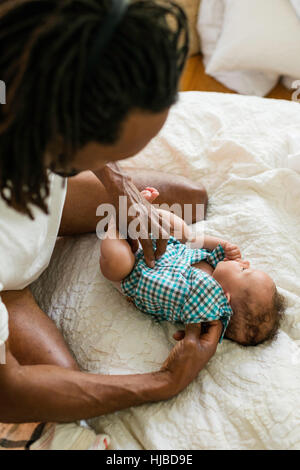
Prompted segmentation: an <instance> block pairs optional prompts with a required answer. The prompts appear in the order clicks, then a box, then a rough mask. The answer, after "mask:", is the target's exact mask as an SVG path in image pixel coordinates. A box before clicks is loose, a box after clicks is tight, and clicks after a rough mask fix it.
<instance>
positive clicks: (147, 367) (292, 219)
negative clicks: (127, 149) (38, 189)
mask: <svg viewBox="0 0 300 470" xmlns="http://www.w3.org/2000/svg"><path fill="white" fill-rule="evenodd" d="M291 133H292V134H293V135H295V134H297V133H298V134H299V133H300V106H299V103H296V102H287V101H281V100H270V99H268V100H267V99H263V98H258V97H247V96H238V95H230V94H221V93H200V92H185V93H181V94H180V99H179V101H178V103H177V104H176V105H175V106H174V107H173V108H172V110H171V112H170V115H169V117H168V120H167V122H166V124H165V126H164V128H163V129H162V131H161V132H160V134H159V135H158V136H157V137H156V138H155V139H154V140H153V141H152V142H151V143H150V145H149V146H148V147H147V148H146V149H144V150H143V151H142V152H141V153H140V154H139V155H137V156H136V157H134V158H132V159H130V160H128V161H126V165H131V166H138V167H147V168H155V169H160V170H162V171H168V172H170V173H174V174H182V175H184V176H187V177H190V178H191V179H193V180H195V181H202V182H203V183H204V184H205V185H206V187H207V190H208V194H209V207H208V212H207V219H206V221H204V222H199V223H198V228H199V229H201V228H203V229H205V231H206V233H208V234H210V235H215V236H216V235H221V236H222V237H224V238H227V239H229V240H232V241H234V242H235V243H237V244H238V245H239V246H240V247H241V250H242V253H243V255H244V257H245V258H246V259H249V260H251V262H252V264H253V265H254V266H255V267H257V268H259V269H263V270H265V271H267V272H268V273H269V274H270V275H271V276H272V277H273V279H274V280H275V282H276V283H277V287H278V290H279V292H281V293H282V294H284V295H285V296H286V298H287V301H288V308H287V312H286V317H285V319H284V322H283V324H282V327H281V329H280V332H279V335H278V338H277V339H276V340H275V341H274V342H273V343H271V344H268V345H261V346H257V347H255V348H252V347H250V348H244V347H241V346H238V345H237V344H234V343H232V342H230V341H227V340H224V341H223V343H222V344H221V345H219V346H218V349H217V352H216V354H215V356H214V357H213V358H212V359H211V360H210V362H209V363H208V364H207V366H206V367H205V369H204V370H202V371H201V373H200V374H199V376H198V378H197V379H196V380H195V381H194V382H193V383H191V384H190V385H189V386H188V387H187V388H186V389H185V390H184V391H183V392H182V393H180V394H179V395H178V396H177V397H175V398H173V399H171V400H168V401H166V402H161V403H156V404H149V405H143V406H139V407H135V408H129V409H127V410H124V411H121V412H116V413H112V414H109V415H106V416H102V417H99V418H95V419H93V420H90V425H91V426H92V427H93V428H94V429H95V430H96V431H97V432H105V433H108V434H109V435H110V436H111V448H112V449H188V450H191V449H300V283H299V279H300V243H299V239H298V237H299V233H300V204H299V202H300V174H299V173H297V172H296V171H294V170H292V169H290V168H289V165H288V154H289V136H290V134H291ZM153 185H154V186H155V182H153ZM99 246H100V240H98V239H97V237H96V236H95V235H93V234H91V235H86V236H80V237H69V238H65V239H63V238H62V239H59V240H58V242H57V244H56V248H55V251H54V254H53V257H52V260H51V263H50V265H49V267H48V268H47V270H46V271H45V272H44V273H43V274H42V276H41V277H40V278H39V280H38V281H36V282H35V283H34V284H33V286H32V290H33V292H34V295H35V296H36V298H37V300H38V302H39V304H40V305H41V307H42V308H43V309H44V310H45V311H46V312H47V313H48V315H49V316H50V317H51V318H52V319H53V320H54V321H55V323H56V325H57V326H58V328H59V329H60V330H61V331H62V332H63V334H64V336H65V339H66V341H67V342H68V344H69V345H70V347H71V349H72V351H73V353H74V355H75V356H76V358H77V361H78V363H79V364H80V366H81V368H82V369H83V370H85V371H89V372H91V373H102V374H128V373H142V372H149V371H153V370H157V369H159V367H160V365H161V363H162V362H163V361H164V359H165V357H166V356H167V354H168V352H169V350H170V349H171V348H172V346H173V342H174V340H173V339H172V334H173V332H174V331H176V329H177V327H178V325H171V324H168V323H163V324H156V323H154V322H153V321H152V319H151V318H150V317H148V316H146V315H143V314H142V313H140V312H139V311H138V310H137V309H135V307H134V306H133V305H129V304H128V302H127V301H126V300H125V299H124V298H123V297H122V296H121V294H119V292H117V291H116V290H115V288H114V287H113V286H112V285H111V284H110V283H109V282H108V281H107V280H106V279H104V278H103V276H102V275H101V273H100V271H99Z"/></svg>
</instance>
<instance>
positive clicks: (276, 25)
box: [207, 0, 300, 77]
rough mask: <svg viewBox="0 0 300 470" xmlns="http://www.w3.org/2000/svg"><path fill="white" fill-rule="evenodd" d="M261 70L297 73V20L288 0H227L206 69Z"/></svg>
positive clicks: (299, 62) (299, 66) (299, 24)
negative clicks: (214, 46) (218, 35)
mask: <svg viewBox="0 0 300 470" xmlns="http://www.w3.org/2000/svg"><path fill="white" fill-rule="evenodd" d="M228 70H260V71H262V72H273V73H278V74H280V75H290V76H292V77H300V20H299V18H298V16H297V14H296V12H295V10H294V8H293V6H292V4H291V3H290V2H289V1H287V0H264V1H261V0H227V1H226V3H225V15H224V23H223V30H222V34H221V36H220V39H219V42H218V45H217V48H216V50H215V53H214V54H213V56H212V58H211V60H210V62H209V64H208V65H207V72H208V73H218V72H221V71H228Z"/></svg>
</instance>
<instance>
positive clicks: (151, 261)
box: [140, 238, 155, 268]
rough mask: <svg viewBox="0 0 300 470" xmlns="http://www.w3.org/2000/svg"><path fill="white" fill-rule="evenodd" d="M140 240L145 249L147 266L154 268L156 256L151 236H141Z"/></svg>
mask: <svg viewBox="0 0 300 470" xmlns="http://www.w3.org/2000/svg"><path fill="white" fill-rule="evenodd" d="M140 242H141V245H142V248H143V251H144V257H145V261H146V264H147V266H149V268H154V266H155V258H154V251H153V246H152V240H151V238H141V239H140Z"/></svg>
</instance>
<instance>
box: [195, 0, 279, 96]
mask: <svg viewBox="0 0 300 470" xmlns="http://www.w3.org/2000/svg"><path fill="white" fill-rule="evenodd" d="M224 1H225V0H202V2H201V4H200V8H199V15H198V22H197V29H198V33H199V35H200V39H201V49H202V53H203V62H204V65H205V66H207V64H208V63H209V62H210V60H211V57H212V56H213V54H214V52H215V49H216V47H217V44H218V40H219V38H220V36H221V33H222V27H223V20H224V12H225V4H224ZM206 72H207V69H206ZM210 75H212V76H213V77H214V78H215V79H216V80H218V81H219V82H221V83H223V85H225V86H226V87H228V88H230V89H232V90H234V91H237V92H238V93H241V94H243V95H257V96H265V95H266V94H267V93H268V92H269V91H270V90H271V89H272V88H273V87H274V86H275V85H276V82H277V80H278V74H277V73H276V74H274V73H271V74H270V73H263V72H260V71H254V70H237V71H235V70H232V71H229V72H223V71H220V72H217V73H210Z"/></svg>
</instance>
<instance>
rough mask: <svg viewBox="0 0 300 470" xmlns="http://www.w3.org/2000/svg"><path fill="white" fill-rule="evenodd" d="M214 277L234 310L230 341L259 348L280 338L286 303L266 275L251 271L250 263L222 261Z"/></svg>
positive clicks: (261, 272) (228, 328)
mask: <svg viewBox="0 0 300 470" xmlns="http://www.w3.org/2000/svg"><path fill="white" fill-rule="evenodd" d="M213 277H214V278H215V279H216V281H218V283H219V284H220V285H221V286H222V288H223V290H224V292H225V295H226V297H227V299H228V301H229V303H230V305H231V308H232V310H233V315H232V318H231V320H230V323H229V325H228V327H227V330H226V333H225V337H226V338H228V339H231V340H232V341H235V342H237V343H239V344H241V345H243V346H256V345H258V344H261V343H263V342H264V341H268V340H271V339H273V338H274V337H275V336H276V333H277V331H278V327H279V325H280V321H281V319H282V317H283V314H284V310H285V300H284V297H283V296H282V295H281V294H279V293H278V291H277V289H276V285H275V283H274V281H273V280H272V279H271V278H270V277H269V276H268V275H267V274H266V273H264V272H263V271H259V270H257V269H251V268H250V263H249V261H244V260H238V261H221V262H220V263H218V264H217V267H216V269H215V270H214V272H213Z"/></svg>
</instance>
